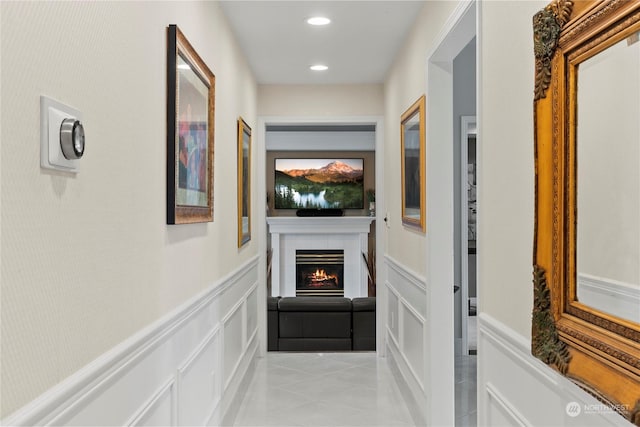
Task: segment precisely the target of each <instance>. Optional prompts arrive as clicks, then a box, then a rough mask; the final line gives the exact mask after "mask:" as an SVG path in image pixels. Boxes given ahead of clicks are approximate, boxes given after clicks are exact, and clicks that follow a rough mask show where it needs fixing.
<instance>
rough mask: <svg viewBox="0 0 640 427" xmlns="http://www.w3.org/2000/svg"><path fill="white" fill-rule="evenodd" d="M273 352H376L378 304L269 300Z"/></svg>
mask: <svg viewBox="0 0 640 427" xmlns="http://www.w3.org/2000/svg"><path fill="white" fill-rule="evenodd" d="M267 329H268V345H267V349H268V350H269V351H278V350H280V351H350V350H354V351H375V349H376V300H375V298H373V297H370V298H354V299H353V300H350V299H349V298H342V297H285V298H280V297H269V298H268V299H267Z"/></svg>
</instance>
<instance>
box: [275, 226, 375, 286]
mask: <svg viewBox="0 0 640 427" xmlns="http://www.w3.org/2000/svg"><path fill="white" fill-rule="evenodd" d="M373 219H374V217H369V216H341V217H267V224H268V225H269V232H270V234H271V250H272V261H271V265H272V267H271V294H272V295H273V296H295V294H296V285H295V280H296V272H295V253H296V249H343V250H344V266H345V277H344V280H345V286H344V296H345V297H347V298H355V297H362V296H367V293H368V290H367V269H366V266H365V264H364V261H363V259H362V255H361V254H362V253H365V254H366V253H368V245H369V230H370V228H371V222H372V221H373Z"/></svg>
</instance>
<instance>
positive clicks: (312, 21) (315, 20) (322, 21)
mask: <svg viewBox="0 0 640 427" xmlns="http://www.w3.org/2000/svg"><path fill="white" fill-rule="evenodd" d="M330 22H331V19H329V18H325V17H324V16H314V17H312V18H309V19H307V24H309V25H327V24H329V23H330Z"/></svg>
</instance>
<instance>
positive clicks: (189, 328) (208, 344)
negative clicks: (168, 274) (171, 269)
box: [0, 256, 258, 426]
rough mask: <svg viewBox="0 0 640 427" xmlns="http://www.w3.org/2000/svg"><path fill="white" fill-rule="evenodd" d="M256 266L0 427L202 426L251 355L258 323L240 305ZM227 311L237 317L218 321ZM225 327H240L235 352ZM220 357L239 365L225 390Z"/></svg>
mask: <svg viewBox="0 0 640 427" xmlns="http://www.w3.org/2000/svg"><path fill="white" fill-rule="evenodd" d="M257 268H258V257H257V256H256V257H254V258H252V259H251V260H249V261H248V262H246V263H244V264H243V265H242V266H240V267H239V268H237V269H236V270H235V271H234V272H232V273H231V274H229V275H227V276H226V277H224V278H222V279H221V280H220V281H218V282H217V283H215V284H213V285H212V286H210V287H209V288H208V289H206V290H205V291H203V292H201V293H200V294H198V295H196V296H194V297H193V298H191V299H190V300H189V301H187V302H186V303H184V304H182V305H181V306H179V307H178V308H176V309H175V310H173V311H172V312H170V313H168V314H167V315H166V316H164V317H162V318H161V319H159V320H158V321H156V322H154V323H153V324H151V325H150V326H148V327H147V328H145V329H143V330H141V331H140V332H138V333H136V334H135V335H133V336H132V337H130V338H129V339H127V340H125V341H124V342H122V343H121V344H119V345H117V346H116V347H114V348H113V349H111V350H110V351H108V352H106V353H105V354H103V355H101V356H100V357H98V358H97V359H95V360H94V361H93V362H91V363H89V364H88V365H86V366H85V367H83V368H81V369H80V370H78V371H77V372H76V373H75V374H73V375H71V376H70V377H68V378H67V379H66V380H64V381H62V382H61V383H60V384H58V385H57V386H55V387H53V388H51V389H50V390H48V391H46V392H45V393H43V394H42V395H41V396H39V397H38V398H36V399H35V400H34V401H32V402H31V403H29V404H27V405H26V406H24V407H23V408H21V409H20V410H18V411H16V412H15V413H13V414H11V415H10V416H8V417H7V418H6V419H4V420H2V422H1V423H0V424H1V425H11V426H23V425H53V424H55V425H69V424H75V425H96V424H102V425H123V424H130V423H133V424H136V423H139V422H143V423H156V424H158V423H159V424H162V425H178V424H180V425H184V424H188V425H198V424H200V425H201V424H205V423H206V422H207V420H208V419H210V418H211V417H210V416H209V414H211V413H213V412H215V411H216V410H219V409H221V408H223V404H225V402H228V401H230V399H231V398H232V397H233V393H234V392H235V390H236V389H237V387H236V384H239V383H240V382H241V380H242V377H243V376H244V375H245V373H246V369H247V367H248V366H249V364H250V362H251V359H253V358H254V357H255V354H256V351H257V346H258V343H257V325H255V322H248V321H247V309H246V306H247V301H248V300H251V301H252V305H253V301H254V298H255V296H256V293H257V286H258V283H257V278H258V272H257ZM231 312H238V313H239V315H238V316H234V317H233V319H234V320H233V323H231V324H230V325H225V324H223V323H222V318H224V317H226V316H229V315H230V313H231ZM254 317H255V316H254ZM250 323H251V328H252V329H253V330H246V329H247V328H249V324H250ZM227 327H229V328H231V330H232V331H233V332H235V331H237V330H242V333H241V334H240V335H239V336H237V339H238V340H241V341H242V342H241V344H240V345H239V346H238V350H236V348H235V346H234V348H233V349H229V348H227V349H225V344H224V339H223V337H224V333H225V329H226V328H227ZM230 336H233V335H232V334H230ZM229 353H231V354H229ZM225 354H227V359H232V360H237V361H238V363H237V364H236V366H235V367H233V374H232V375H231V376H230V379H229V378H228V380H227V381H226V383H227V385H228V386H227V388H226V390H225V388H224V387H223V385H224V379H225V373H227V372H228V370H229V369H231V367H229V366H224V361H223V358H224V355H225ZM227 377H229V375H227Z"/></svg>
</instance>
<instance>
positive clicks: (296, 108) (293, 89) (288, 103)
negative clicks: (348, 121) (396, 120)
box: [258, 84, 384, 117]
mask: <svg viewBox="0 0 640 427" xmlns="http://www.w3.org/2000/svg"><path fill="white" fill-rule="evenodd" d="M383 105H384V96H383V92H382V85H375V84H363V85H260V86H258V114H259V115H260V116H302V117H305V116H306V117H316V116H317V117H322V116H335V117H340V116H379V115H381V114H382V113H383V111H384V109H383V108H384V107H383Z"/></svg>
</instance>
